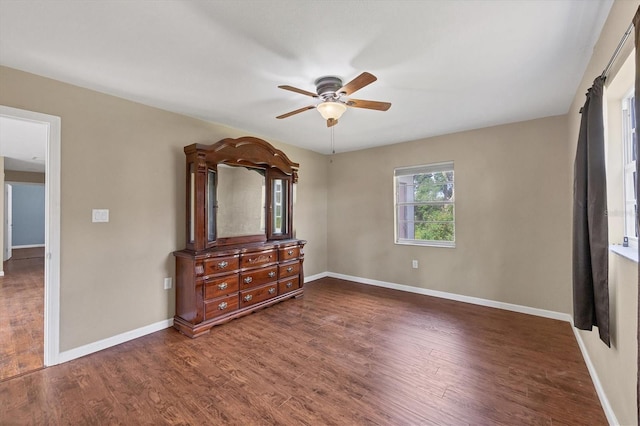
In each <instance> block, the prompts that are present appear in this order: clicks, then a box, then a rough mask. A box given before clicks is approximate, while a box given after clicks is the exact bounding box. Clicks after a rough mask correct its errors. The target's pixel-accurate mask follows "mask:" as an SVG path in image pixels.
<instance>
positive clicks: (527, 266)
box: [329, 116, 571, 313]
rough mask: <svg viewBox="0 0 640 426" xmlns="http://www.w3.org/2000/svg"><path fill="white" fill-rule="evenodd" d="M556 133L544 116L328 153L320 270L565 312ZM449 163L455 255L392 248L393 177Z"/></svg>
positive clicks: (561, 164)
mask: <svg viewBox="0 0 640 426" xmlns="http://www.w3.org/2000/svg"><path fill="white" fill-rule="evenodd" d="M566 133H567V130H566V117H564V116H563V117H552V118H546V119H541V120H534V121H527V122H522V123H516V124H511V125H506V126H498V127H492V128H486V129H479V130H473V131H469V132H464V133H457V134H452V135H446V136H441V137H435V138H430V139H425V140H420V141H415V142H408V143H402V144H397V145H391V146H385V147H380V148H373V149H368V150H363V151H356V152H349V153H344V154H338V155H336V156H335V158H334V161H333V163H332V164H330V165H329V270H330V271H332V272H336V273H340V274H346V275H352V276H357V277H363V278H368V279H374V280H380V281H386V282H392V283H397V284H405V285H410V286H415V287H421V288H426V289H432V290H439V291H445V292H450V293H456V294H462V295H466V296H473V297H480V298H485V299H490V300H495V301H500V302H506V303H515V304H519V305H525V306H530V307H535V308H540V309H548V310H552V311H559V312H567V313H568V312H570V309H571V291H570V287H569V286H568V284H567V282H568V281H569V280H570V269H569V265H570V257H569V252H570V248H569V240H570V228H569V227H567V226H566V221H567V219H568V214H569V213H568V211H570V208H571V206H570V198H571V195H570V192H569V188H567V187H566V186H565V185H562V182H566V181H567V179H568V176H567V173H568V171H567V167H566V142H565V141H566ZM450 160H453V161H454V163H455V185H456V186H455V191H456V205H455V210H456V248H454V249H451V248H436V247H417V246H405V245H396V244H394V229H393V226H394V224H393V169H394V168H395V167H401V166H411V165H419V164H428V163H437V162H443V161H450ZM412 259H417V260H418V261H419V268H418V269H412V267H411V260H412Z"/></svg>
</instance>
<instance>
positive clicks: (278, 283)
mask: <svg viewBox="0 0 640 426" xmlns="http://www.w3.org/2000/svg"><path fill="white" fill-rule="evenodd" d="M305 243H306V241H301V240H282V241H277V242H264V243H250V244H240V245H230V246H225V247H220V248H216V249H213V250H211V251H208V252H207V253H203V254H198V255H195V254H193V253H190V252H188V251H184V250H183V251H178V252H175V253H174V255H175V256H176V276H177V279H176V282H177V285H176V292H177V297H176V316H175V318H174V320H173V324H174V327H175V328H177V329H178V330H180V331H181V332H182V333H184V334H186V335H187V336H189V337H197V336H199V335H201V334H203V333H206V332H208V331H209V329H210V328H211V327H213V326H214V325H217V324H221V323H224V322H227V321H229V320H232V319H234V318H237V317H240V316H243V315H247V314H249V313H251V312H253V311H255V310H257V309H260V308H264V307H266V306H270V305H273V304H274V303H277V302H280V301H281V300H284V299H288V298H290V297H294V296H299V295H301V294H302V291H303V289H302V284H303V283H304V274H303V268H302V263H303V261H304V251H303V248H304V245H305Z"/></svg>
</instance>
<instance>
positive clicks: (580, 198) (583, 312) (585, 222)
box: [573, 77, 611, 347]
mask: <svg viewBox="0 0 640 426" xmlns="http://www.w3.org/2000/svg"><path fill="white" fill-rule="evenodd" d="M603 86H604V78H603V77H598V78H596V79H595V81H594V82H593V86H591V88H590V89H589V91H588V92H587V100H586V102H585V104H584V107H583V108H582V110H581V111H582V119H581V122H580V134H579V136H578V147H577V151H576V160H575V164H574V178H573V322H574V325H575V326H576V327H577V328H579V329H581V330H591V329H592V327H593V326H594V325H595V326H596V327H598V331H599V333H600V339H601V340H602V341H603V342H604V343H605V344H606V345H607V346H609V347H610V346H611V342H610V340H609V236H608V233H609V228H608V223H607V188H606V175H605V173H606V170H605V158H604V122H603V111H602V103H603V100H602V89H603Z"/></svg>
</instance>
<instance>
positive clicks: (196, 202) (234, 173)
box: [184, 137, 298, 252]
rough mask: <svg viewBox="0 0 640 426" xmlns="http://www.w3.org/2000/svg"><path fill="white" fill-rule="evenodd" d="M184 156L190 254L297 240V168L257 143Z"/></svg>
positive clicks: (246, 140)
mask: <svg viewBox="0 0 640 426" xmlns="http://www.w3.org/2000/svg"><path fill="white" fill-rule="evenodd" d="M184 150H185V154H186V156H187V206H186V207H187V208H186V210H187V236H188V238H187V249H188V250H194V251H196V252H200V251H203V250H207V249H210V248H214V247H219V246H225V245H232V244H244V243H249V242H265V241H272V240H284V239H289V238H293V220H292V219H293V197H292V195H293V185H294V183H295V182H296V181H297V177H298V176H297V171H298V164H297V163H293V162H292V161H290V160H289V159H288V158H287V156H286V155H285V154H284V153H283V152H282V151H280V150H278V149H276V148H274V147H273V146H272V145H271V144H269V143H268V142H266V141H263V140H261V139H258V138H253V137H243V138H238V139H223V140H221V141H219V142H217V143H215V144H213V145H201V144H193V145H189V146H187V147H185V149H184Z"/></svg>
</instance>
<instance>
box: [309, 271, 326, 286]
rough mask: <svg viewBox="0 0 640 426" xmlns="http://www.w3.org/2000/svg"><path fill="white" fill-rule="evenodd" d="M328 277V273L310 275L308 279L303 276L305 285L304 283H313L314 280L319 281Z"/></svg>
mask: <svg viewBox="0 0 640 426" xmlns="http://www.w3.org/2000/svg"><path fill="white" fill-rule="evenodd" d="M328 276H329V273H328V272H321V273H319V274H315V275H311V276H309V277H307V276H306V275H305V277H304V282H305V284H306V283H308V282H311V281H315V280H319V279H320V278H325V277H328Z"/></svg>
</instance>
